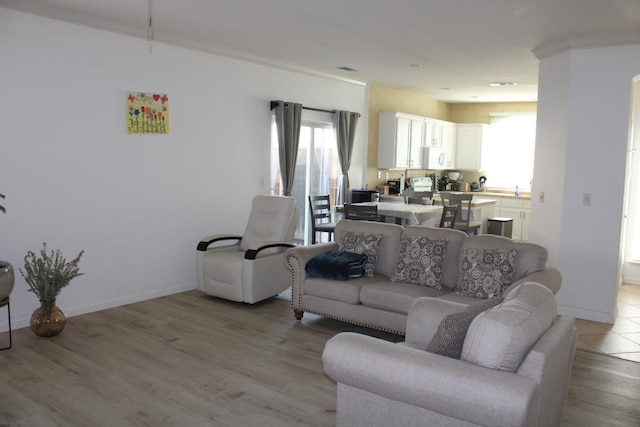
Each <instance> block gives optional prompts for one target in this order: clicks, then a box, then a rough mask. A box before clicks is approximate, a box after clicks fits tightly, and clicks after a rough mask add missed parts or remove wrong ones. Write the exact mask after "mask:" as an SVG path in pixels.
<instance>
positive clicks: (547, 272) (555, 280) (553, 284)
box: [502, 267, 562, 297]
mask: <svg viewBox="0 0 640 427" xmlns="http://www.w3.org/2000/svg"><path fill="white" fill-rule="evenodd" d="M526 282H536V283H540V284H541V285H543V286H546V287H547V288H549V289H550V290H551V292H553V294H554V295H555V294H557V293H558V291H559V290H560V286H562V274H560V271H558V269H556V268H551V267H549V268H546V269H544V270H540V271H536V272H535V273H531V274H529V275H528V276H525V277H523V278H522V279H520V280H518V281H517V282H513V283H512V284H511V285H509V287H508V288H507V289H505V290H504V292H503V293H502V294H503V295H504V296H505V297H506V296H507V294H508V293H509V292H511V290H512V289H513V288H515V287H516V286H518V285H521V284H523V283H526Z"/></svg>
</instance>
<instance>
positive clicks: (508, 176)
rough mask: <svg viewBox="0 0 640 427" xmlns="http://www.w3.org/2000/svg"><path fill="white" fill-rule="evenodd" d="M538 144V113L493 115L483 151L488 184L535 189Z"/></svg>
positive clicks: (496, 186)
mask: <svg viewBox="0 0 640 427" xmlns="http://www.w3.org/2000/svg"><path fill="white" fill-rule="evenodd" d="M535 143H536V114H535V113H519V114H518V113H513V114H509V113H504V114H491V126H490V127H489V138H488V139H487V143H486V145H483V151H484V152H483V153H482V154H483V164H484V169H485V173H486V175H487V177H488V178H489V179H488V180H487V181H488V182H487V184H488V186H489V187H492V188H506V189H510V190H515V187H516V185H517V186H518V189H519V190H524V191H531V180H532V178H533V156H534V152H535ZM485 147H486V148H485Z"/></svg>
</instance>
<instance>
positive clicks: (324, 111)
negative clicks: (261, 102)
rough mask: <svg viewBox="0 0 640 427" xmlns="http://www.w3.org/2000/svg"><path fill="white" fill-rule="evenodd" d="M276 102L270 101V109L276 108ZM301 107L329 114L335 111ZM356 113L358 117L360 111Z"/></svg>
mask: <svg viewBox="0 0 640 427" xmlns="http://www.w3.org/2000/svg"><path fill="white" fill-rule="evenodd" d="M278 104H279V102H278V101H271V110H273V109H274V108H276V107H277V106H278ZM302 109H303V110H311V111H320V112H321V113H329V114H333V113H335V112H336V110H323V109H322V108H313V107H305V106H304V105H303V106H302ZM356 114H357V115H358V117H360V113H356Z"/></svg>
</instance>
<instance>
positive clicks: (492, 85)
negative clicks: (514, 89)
mask: <svg viewBox="0 0 640 427" xmlns="http://www.w3.org/2000/svg"><path fill="white" fill-rule="evenodd" d="M489 86H491V87H498V86H518V83H516V82H491V83H489Z"/></svg>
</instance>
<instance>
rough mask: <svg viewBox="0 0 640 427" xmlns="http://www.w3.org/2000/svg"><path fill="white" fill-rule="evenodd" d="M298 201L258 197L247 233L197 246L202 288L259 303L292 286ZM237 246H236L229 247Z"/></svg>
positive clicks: (207, 239)
mask: <svg viewBox="0 0 640 427" xmlns="http://www.w3.org/2000/svg"><path fill="white" fill-rule="evenodd" d="M297 224H298V208H297V205H296V199H295V198H293V197H285V196H264V195H258V196H255V197H254V198H253V205H252V209H251V214H250V215H249V221H248V223H247V227H246V228H245V231H244V234H243V235H242V236H240V235H229V234H219V235H212V236H207V237H205V238H203V239H202V240H201V241H200V243H198V248H197V256H196V269H197V281H198V289H199V290H201V291H202V292H204V293H206V294H209V295H213V296H215V297H219V298H223V299H227V300H230V301H238V302H245V303H249V304H254V303H256V302H259V301H262V300H264V299H266V298H270V297H273V296H275V295H277V294H279V293H280V292H282V291H284V290H285V289H287V288H288V287H289V286H291V272H289V270H287V268H286V267H285V264H284V252H285V251H286V250H287V249H288V248H290V247H293V246H295V245H294V244H293V237H294V233H295V230H296V226H297ZM230 242H232V243H231V244H229V243H230Z"/></svg>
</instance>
